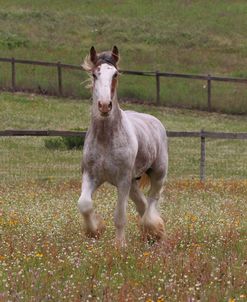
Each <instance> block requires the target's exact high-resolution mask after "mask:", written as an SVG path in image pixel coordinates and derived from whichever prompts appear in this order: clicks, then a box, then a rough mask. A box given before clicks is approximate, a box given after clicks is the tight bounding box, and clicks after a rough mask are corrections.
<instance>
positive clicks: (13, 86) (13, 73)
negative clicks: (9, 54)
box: [11, 58, 16, 91]
mask: <svg viewBox="0 0 247 302" xmlns="http://www.w3.org/2000/svg"><path fill="white" fill-rule="evenodd" d="M11 71H12V72H11V74H12V91H15V89H16V87H15V79H16V70H15V58H12V59H11Z"/></svg>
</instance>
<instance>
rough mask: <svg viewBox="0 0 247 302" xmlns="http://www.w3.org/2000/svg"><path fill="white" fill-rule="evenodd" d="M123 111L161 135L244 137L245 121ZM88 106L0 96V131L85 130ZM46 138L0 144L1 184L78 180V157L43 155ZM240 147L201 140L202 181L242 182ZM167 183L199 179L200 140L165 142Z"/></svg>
mask: <svg viewBox="0 0 247 302" xmlns="http://www.w3.org/2000/svg"><path fill="white" fill-rule="evenodd" d="M122 107H123V108H124V109H132V110H136V111H141V112H147V113H151V114H153V115H154V116H156V117H157V118H159V119H160V120H161V121H162V122H163V123H164V125H165V126H166V128H167V130H177V131H181V130H188V131H200V130H201V129H202V128H203V129H204V130H207V131H225V132H227V131H228V132H245V131H247V126H246V122H247V120H246V117H245V116H233V115H223V114H216V113H215V114H208V113H203V112H200V111H189V110H178V109H167V108H157V107H154V106H141V105H130V104H122ZM89 108H90V104H89V102H78V101H75V100H61V99H55V98H42V97H38V96H35V95H25V94H16V95H12V94H8V93H4V94H1V96H0V120H1V128H2V130H4V129H54V130H71V129H77V128H81V129H86V128H87V126H88V124H89V116H90V109H89ZM45 140H46V138H39V137H30V138H25V137H24V138H20V137H19V138H1V155H2V156H1V172H0V173H1V175H2V176H3V180H4V181H7V182H8V181H11V179H13V180H15V179H16V178H17V179H18V178H21V179H23V178H25V179H29V180H30V179H33V178H35V179H40V178H43V179H47V178H54V179H68V178H69V179H72V178H74V179H78V178H80V164H79V163H80V162H81V155H82V154H81V151H76V150H59V149H58V150H49V149H47V148H45ZM246 144H247V142H246V141H239V140H237V141H231V140H220V141H219V140H211V139H209V140H207V145H206V152H207V161H206V175H207V177H209V178H215V177H217V178H233V179H234V178H246V176H247V166H246V164H247V161H246V158H247V154H246V152H247V148H246V146H247V145H246ZM169 153H170V167H169V178H185V177H186V178H196V179H198V177H199V161H200V140H199V139H198V138H181V139H179V138H171V139H170V141H169Z"/></svg>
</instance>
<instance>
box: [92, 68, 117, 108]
mask: <svg viewBox="0 0 247 302" xmlns="http://www.w3.org/2000/svg"><path fill="white" fill-rule="evenodd" d="M116 72H117V69H116V68H115V67H114V66H112V65H108V64H102V65H100V66H98V67H97V68H96V69H95V71H94V86H93V100H94V101H97V102H101V103H109V102H110V101H111V99H112V95H111V89H112V80H113V77H114V75H115V73H116Z"/></svg>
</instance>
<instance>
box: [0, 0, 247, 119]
mask: <svg viewBox="0 0 247 302" xmlns="http://www.w3.org/2000/svg"><path fill="white" fill-rule="evenodd" d="M246 13H247V4H246V2H245V1H244V0H238V1H227V2H225V1H206V2H205V1H203V0H199V1H182V0H176V1H172V0H166V1H155V3H153V2H150V1H139V0H138V1H135V2H133V1H124V2H123V1H117V2H113V1H104V2H102V1H93V2H90V1H62V2H61V1H57V0H56V1H52V2H50V1H47V0H46V1H42V2H40V1H37V0H34V1H30V0H24V1H18V0H15V1H0V56H2V57H12V56H13V57H16V58H26V59H36V60H45V61H55V62H56V61H62V62H66V63H72V64H80V63H81V62H82V60H83V58H84V57H85V55H86V54H87V53H88V51H89V49H90V47H91V46H92V45H95V46H96V48H97V49H99V50H100V51H102V50H106V49H109V48H110V47H112V46H113V45H114V44H117V45H118V47H119V49H120V53H121V55H122V60H121V67H122V68H123V69H134V70H160V71H170V72H178V73H194V74H208V73H210V74H214V75H224V76H227V75H229V76H238V77H246V71H245V70H244V68H243V66H245V65H246V63H247V42H246V39H245V33H246V31H247V21H246ZM1 68H2V72H1V75H0V76H1V77H0V86H5V87H6V86H7V87H10V83H11V75H10V66H9V64H6V63H1ZM85 77H86V75H85V73H83V72H69V71H65V72H64V86H65V87H64V93H65V94H67V95H69V94H72V95H74V96H79V97H84V98H85V97H86V96H88V92H87V91H86V90H85V89H84V88H83V87H82V86H81V85H80V83H81V82H82V81H83V80H84V79H85ZM161 82H162V83H161V84H162V85H161V86H162V88H161V101H162V103H163V104H166V105H169V106H187V107H190V108H199V109H205V108H206V101H207V97H206V90H205V88H203V87H204V85H205V84H206V83H204V82H203V81H190V80H179V79H162V81H161ZM38 86H40V87H41V90H42V91H49V92H50V93H54V92H55V91H56V89H57V80H56V70H55V69H54V70H53V71H52V70H51V69H50V68H49V70H48V69H47V68H44V67H37V68H36V67H35V68H33V67H31V66H26V67H24V66H20V65H18V67H17V87H19V88H22V87H25V88H30V89H35V90H36V91H39V90H40V88H38ZM245 86H246V85H243V84H242V85H235V84H226V83H223V84H220V85H218V84H217V83H213V87H212V103H213V109H214V110H218V111H224V112H228V113H245V114H246V112H247V105H246V104H247V103H246V97H247V95H246V88H245ZM120 96H121V97H127V98H135V99H142V100H146V101H147V102H148V101H154V100H155V80H154V79H151V78H143V77H131V76H123V77H122V79H121V85H120Z"/></svg>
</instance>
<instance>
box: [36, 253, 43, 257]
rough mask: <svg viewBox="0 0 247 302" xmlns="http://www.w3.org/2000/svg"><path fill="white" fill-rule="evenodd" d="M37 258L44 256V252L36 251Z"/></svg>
mask: <svg viewBox="0 0 247 302" xmlns="http://www.w3.org/2000/svg"><path fill="white" fill-rule="evenodd" d="M35 256H36V257H37V258H42V257H43V254H42V253H36V255H35Z"/></svg>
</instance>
